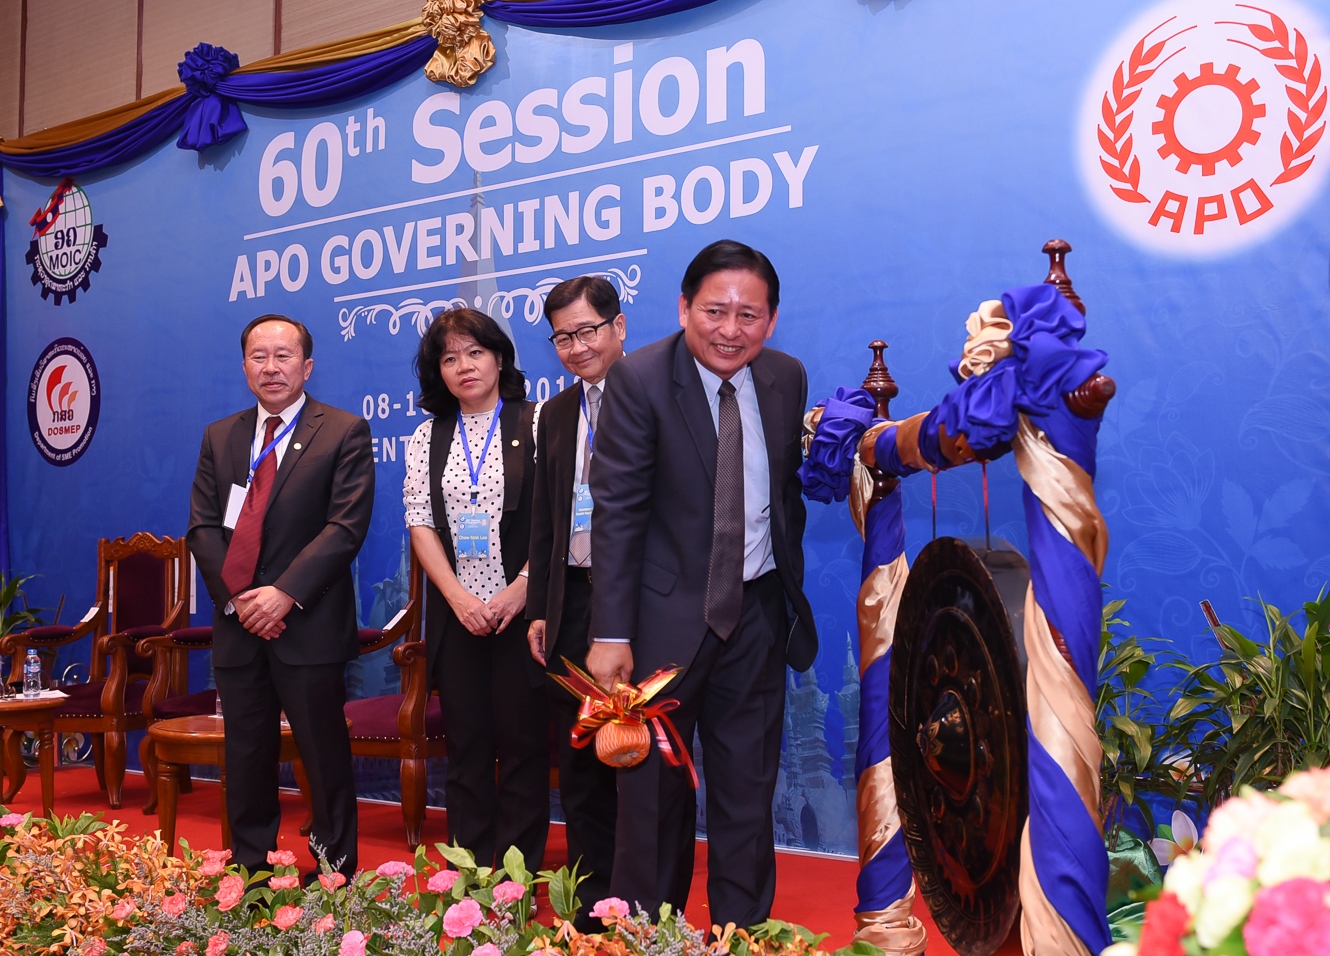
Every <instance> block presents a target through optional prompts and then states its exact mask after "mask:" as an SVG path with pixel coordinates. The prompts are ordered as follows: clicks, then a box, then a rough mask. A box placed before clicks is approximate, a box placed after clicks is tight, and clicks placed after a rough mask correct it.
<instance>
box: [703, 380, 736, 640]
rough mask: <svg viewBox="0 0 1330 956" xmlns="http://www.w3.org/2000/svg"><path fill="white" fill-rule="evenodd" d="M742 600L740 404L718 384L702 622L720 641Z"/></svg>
mask: <svg viewBox="0 0 1330 956" xmlns="http://www.w3.org/2000/svg"><path fill="white" fill-rule="evenodd" d="M743 600H744V429H743V420H742V419H741V417H740V415H739V399H738V397H737V396H736V395H735V390H734V386H733V385H731V384H730V383H729V382H728V381H726V382H721V384H720V412H719V414H718V415H717V428H716V489H715V499H714V512H713V517H712V520H711V559H710V561H709V562H708V565H707V593H706V603H705V604H704V605H703V616H704V617H705V619H706V622H707V625H708V626H709V627H710V628H711V629H712V630H713V631H715V632H716V636H717V637H719V638H720V639H721V640H722V641H724V640H728V639H729V637H730V635H731V634H732V633H734V629H735V628H736V627H737V626H738V625H739V617H740V615H741V614H742V613H743Z"/></svg>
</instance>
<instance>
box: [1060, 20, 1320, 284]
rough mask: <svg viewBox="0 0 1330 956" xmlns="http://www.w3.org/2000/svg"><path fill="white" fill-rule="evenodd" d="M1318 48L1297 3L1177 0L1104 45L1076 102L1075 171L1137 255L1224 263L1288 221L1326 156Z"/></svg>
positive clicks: (1315, 183) (1315, 182) (1313, 25)
mask: <svg viewBox="0 0 1330 956" xmlns="http://www.w3.org/2000/svg"><path fill="white" fill-rule="evenodd" d="M1326 51H1327V46H1326V43H1325V38H1324V35H1323V33H1322V30H1321V27H1320V24H1319V23H1318V22H1317V21H1316V20H1315V19H1314V18H1313V17H1312V16H1311V15H1310V14H1309V13H1307V12H1306V11H1305V10H1303V9H1302V8H1301V7H1298V6H1295V5H1294V4H1292V3H1288V2H1284V0H1278V2H1270V3H1266V4H1264V5H1260V6H1257V5H1253V4H1246V3H1233V2H1215V0H1174V2H1169V3H1164V4H1161V5H1159V6H1157V7H1153V8H1151V9H1150V10H1149V11H1148V12H1147V13H1145V14H1143V15H1142V16H1141V17H1139V18H1137V19H1136V20H1135V21H1134V22H1133V23H1132V24H1131V26H1129V27H1128V28H1127V29H1126V30H1125V31H1123V33H1122V34H1121V35H1120V36H1119V37H1118V38H1117V39H1116V40H1114V41H1113V43H1112V44H1110V46H1109V48H1108V51H1107V53H1106V54H1105V56H1104V58H1103V60H1102V61H1101V62H1100V63H1099V65H1098V67H1097V68H1096V69H1095V72H1094V74H1093V76H1092V77H1091V80H1090V84H1089V86H1088V87H1087V89H1086V93H1085V99H1084V101H1083V103H1082V109H1081V119H1080V123H1079V126H1078V131H1077V147H1078V151H1079V154H1080V155H1079V158H1080V167H1081V173H1082V176H1083V178H1084V180H1085V183H1086V187H1087V189H1088V191H1089V193H1090V196H1091V198H1092V200H1093V201H1094V203H1095V205H1096V206H1097V208H1098V209H1099V211H1100V212H1101V213H1102V214H1103V215H1104V217H1105V218H1107V219H1108V220H1109V222H1110V223H1112V224H1113V226H1114V227H1115V228H1117V229H1118V230H1119V231H1120V232H1122V233H1123V234H1124V235H1125V236H1126V237H1127V238H1128V239H1130V240H1131V241H1132V242H1134V243H1136V244H1137V245H1141V246H1144V247H1146V248H1149V249H1152V250H1156V251H1159V252H1165V253H1170V254H1173V255H1177V256H1184V257H1188V258H1204V257H1209V256H1217V255H1222V254H1224V253H1228V252H1231V251H1233V250H1236V249H1239V248H1241V247H1243V246H1247V245H1250V244H1251V243H1253V242H1257V241H1259V240H1261V239H1263V238H1265V237H1267V236H1269V235H1271V234H1273V233H1274V232H1276V231H1277V230H1279V229H1280V228H1282V227H1283V226H1284V225H1286V224H1287V223H1288V222H1289V221H1290V220H1292V219H1293V218H1294V217H1295V216H1296V215H1297V214H1298V213H1299V212H1300V211H1301V210H1302V209H1303V208H1304V207H1305V206H1306V205H1307V203H1308V201H1310V200H1311V199H1312V197H1313V196H1314V195H1315V194H1316V191H1317V189H1318V188H1319V187H1320V185H1321V182H1322V180H1323V179H1324V175H1325V171H1326V165H1327V163H1330V156H1323V157H1321V158H1320V159H1319V160H1318V158H1317V157H1318V155H1319V154H1320V153H1321V152H1324V151H1325V146H1324V144H1323V143H1322V141H1321V140H1322V136H1323V135H1324V133H1325V127H1326V116H1325V113H1326V98H1327V88H1326V77H1325V76H1324V75H1323V61H1322V59H1321V54H1322V53H1323V52H1326Z"/></svg>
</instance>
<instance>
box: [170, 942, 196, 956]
mask: <svg viewBox="0 0 1330 956" xmlns="http://www.w3.org/2000/svg"><path fill="white" fill-rule="evenodd" d="M198 951H199V944H198V943H195V942H191V941H190V940H185V941H184V942H183V943H181V944H180V945H179V946H177V947H176V948H175V956H192V954H194V953H197V952H198Z"/></svg>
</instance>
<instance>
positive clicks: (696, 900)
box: [9, 767, 1020, 956]
mask: <svg viewBox="0 0 1330 956" xmlns="http://www.w3.org/2000/svg"><path fill="white" fill-rule="evenodd" d="M147 795H148V791H147V787H146V786H145V784H144V781H143V777H142V776H141V775H139V774H135V773H130V774H128V775H126V777H125V788H124V805H123V807H122V808H121V809H120V810H118V811H112V810H111V809H110V808H109V807H108V806H107V804H106V797H105V796H104V795H103V794H102V792H101V791H100V790H98V789H97V777H96V774H95V773H94V772H93V771H92V770H91V769H90V768H83V767H69V768H61V769H57V770H56V774H55V812H56V814H57V815H59V816H65V815H69V814H77V813H80V812H82V811H83V810H88V811H90V812H93V813H98V812H100V813H102V814H104V815H105V817H106V818H107V819H120V820H121V821H123V822H124V823H125V824H126V826H127V827H128V830H129V832H131V833H149V832H151V831H152V830H154V829H156V826H157V818H156V817H155V816H145V815H144V813H143V811H142V807H143V804H144V802H145V801H146V800H147ZM9 809H11V810H15V811H17V812H20V813H25V812H29V811H31V812H33V813H40V812H41V782H40V779H39V778H38V775H37V773H36V771H35V770H33V771H30V772H29V774H28V779H27V781H26V782H25V783H24V785H23V790H22V791H21V792H20V793H19V794H18V796H17V797H16V798H15V799H14V801H13V803H12V804H11V806H10V808H9ZM219 810H220V802H219V800H218V790H217V785H216V784H215V783H210V782H207V781H195V783H194V792H193V793H184V794H181V795H180V803H179V807H178V811H177V830H176V836H177V837H184V838H185V839H186V840H188V841H189V845H190V846H192V847H194V848H195V849H204V848H209V847H217V846H220V844H221V829H220V826H219V824H218V813H219ZM304 818H305V809H304V804H303V803H302V801H301V799H300V795H299V794H297V793H283V794H282V831H281V836H280V837H279V843H280V846H281V847H282V848H284V849H292V850H295V851H296V852H297V854H299V855H300V856H301V857H302V858H303V859H304V860H305V861H306V862H304V863H302V864H301V866H302V868H303V867H306V866H311V865H312V863H313V860H312V858H311V857H310V856H309V851H308V849H307V848H306V845H305V840H304V838H303V837H301V836H300V833H299V826H300V822H301V821H302V820H303V819H304ZM445 818H446V814H445V813H444V811H442V810H430V811H428V816H427V817H426V820H425V833H424V838H425V844H426V846H432V845H433V844H435V843H438V842H441V841H443V840H444V839H445V837H446V836H447V825H446V823H445ZM706 851H707V844H706V843H704V842H699V843H698V845H697V863H696V869H695V871H694V874H693V888H692V892H691V893H690V894H689V902H688V909H687V915H688V918H689V920H690V921H691V922H692V923H694V924H695V925H707V924H709V923H710V922H711V920H710V918H709V916H708V914H707V905H706V859H707V853H706ZM410 858H411V856H410V854H409V853H408V851H407V848H406V840H405V835H404V833H403V829H402V812H401V809H400V808H399V807H398V806H396V805H391V806H389V805H385V804H380V803H366V802H363V801H362V802H361V804H360V865H361V866H362V867H366V868H370V867H376V866H378V865H379V864H380V863H383V862H385V861H386V860H409V859H410ZM566 860H567V847H566V845H565V843H564V836H563V827H562V826H558V825H555V826H553V827H551V828H550V839H549V846H548V849H547V851H546V855H545V866H546V867H547V868H551V869H557V868H558V867H559V866H561V865H563V864H564V863H565V862H566ZM858 869H859V868H858V866H857V864H855V863H854V862H852V861H849V860H832V859H825V858H822V857H812V856H803V855H799V854H794V853H777V854H776V902H775V906H774V907H773V914H772V915H774V916H776V917H777V918H779V919H783V920H788V921H789V922H791V923H799V924H800V925H803V926H807V927H808V928H809V929H812V930H814V931H815V932H819V933H830V934H831V935H830V937H829V938H828V939H827V940H826V941H825V942H824V943H823V944H822V945H823V947H824V948H825V949H827V950H828V951H830V950H832V949H835V948H837V947H840V946H845V945H848V944H849V943H850V942H851V938H852V936H853V934H854V915H853V912H854V904H855V890H854V881H855V877H856V876H857V875H858ZM584 902H588V901H584ZM588 905H589V902H588ZM542 909H545V911H546V912H548V909H547V907H542ZM916 911H917V912H918V914H919V917H920V918H921V919H922V920H923V921H924V923H925V924H927V926H928V933H929V946H928V952H929V954H930V956H955V952H954V951H953V950H952V949H951V947H950V946H948V945H947V944H946V942H945V941H944V940H943V939H942V937H941V936H940V935H938V933H937V930H936V928H935V927H934V926H933V921H932V919H931V918H930V917H929V915H928V910H927V908H926V907H925V906H923V904H922V903H920V904H918V905H917V907H916ZM1019 954H1020V943H1019V936H1018V935H1017V934H1015V933H1013V935H1012V938H1011V939H1009V940H1008V941H1007V943H1006V945H1005V946H1003V948H1002V949H1000V950H999V951H998V956H1019Z"/></svg>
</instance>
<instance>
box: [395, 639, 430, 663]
mask: <svg viewBox="0 0 1330 956" xmlns="http://www.w3.org/2000/svg"><path fill="white" fill-rule="evenodd" d="M416 661H420V662H421V664H424V662H425V642H424V641H406V642H404V643H402V644H400V645H398V646H397V647H394V648H393V663H394V664H396V665H397V666H398V667H410V666H411V665H412V664H413V663H415V662H416Z"/></svg>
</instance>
